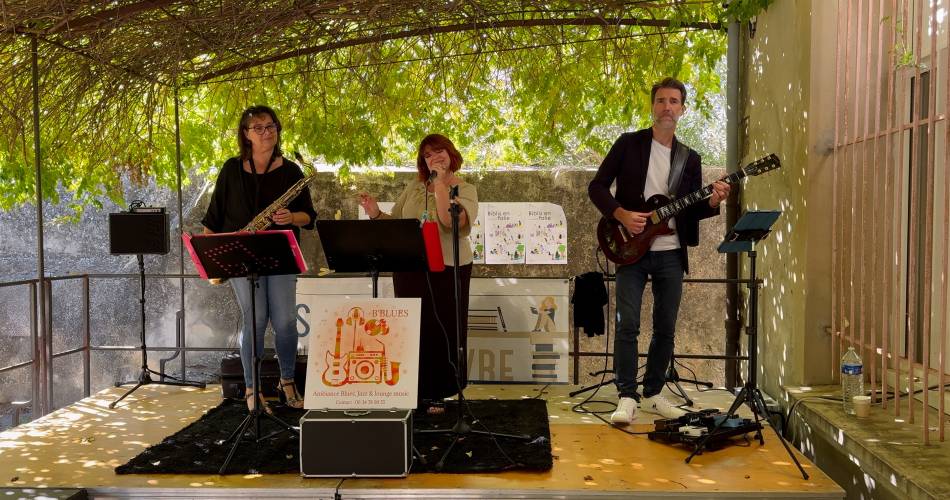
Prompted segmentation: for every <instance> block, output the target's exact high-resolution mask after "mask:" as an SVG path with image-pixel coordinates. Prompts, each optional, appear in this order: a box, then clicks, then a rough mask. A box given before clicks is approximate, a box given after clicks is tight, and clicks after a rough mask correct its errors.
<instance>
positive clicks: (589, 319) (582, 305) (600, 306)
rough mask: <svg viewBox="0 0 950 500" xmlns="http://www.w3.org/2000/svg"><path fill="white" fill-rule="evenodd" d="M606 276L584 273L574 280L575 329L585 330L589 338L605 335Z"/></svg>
mask: <svg viewBox="0 0 950 500" xmlns="http://www.w3.org/2000/svg"><path fill="white" fill-rule="evenodd" d="M607 298H608V297H607V287H606V286H604V275H603V273H598V272H589V273H584V274H582V275H580V276H577V277H576V278H575V279H574V296H573V297H571V304H574V328H583V329H584V333H586V334H587V336H588V337H593V336H594V335H603V334H604V305H606V304H607Z"/></svg>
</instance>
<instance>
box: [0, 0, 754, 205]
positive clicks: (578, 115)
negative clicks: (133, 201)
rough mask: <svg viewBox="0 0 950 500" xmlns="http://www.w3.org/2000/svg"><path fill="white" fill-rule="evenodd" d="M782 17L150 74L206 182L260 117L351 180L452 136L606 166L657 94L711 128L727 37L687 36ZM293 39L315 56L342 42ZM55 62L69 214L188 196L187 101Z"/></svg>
mask: <svg viewBox="0 0 950 500" xmlns="http://www.w3.org/2000/svg"><path fill="white" fill-rule="evenodd" d="M771 1H772V0H744V1H736V0H734V1H732V2H729V4H728V6H727V7H725V8H723V7H721V6H720V4H719V3H718V2H697V3H693V2H673V3H669V2H657V3H653V2H646V3H640V2H637V3H635V4H630V5H625V6H622V7H618V8H619V9H624V10H623V11H618V12H613V13H610V14H609V15H608V13H606V12H605V13H604V16H605V17H609V16H617V17H625V18H630V17H636V18H641V19H672V23H671V25H669V26H663V27H656V26H616V25H609V26H603V25H594V26H589V25H566V26H543V27H538V26H535V27H524V26H522V27H508V28H504V29H488V30H468V31H460V32H449V33H442V34H438V35H426V36H420V37H413V38H405V39H394V40H389V41H386V42H377V43H373V44H367V45H358V46H352V47H347V48H344V49H339V50H336V51H332V52H317V53H313V54H310V55H307V56H303V57H297V58H294V59H286V60H282V61H279V62H276V63H271V64H268V65H263V66H257V67H254V68H251V69H247V70H244V71H242V72H240V73H235V74H230V75H225V76H221V77H219V78H218V79H216V80H212V81H210V82H208V83H204V84H201V85H195V84H194V83H192V82H193V81H195V79H196V78H197V76H198V75H200V74H203V72H205V71H207V68H209V67H210V66H209V64H213V63H214V62H215V61H216V59H217V56H216V55H215V54H214V53H210V52H208V53H204V52H202V53H200V54H198V53H196V55H195V56H190V57H189V58H188V59H187V61H184V62H182V63H180V64H181V67H182V71H184V73H181V74H178V73H176V75H177V77H176V76H173V75H167V74H155V75H146V76H149V77H154V78H156V79H157V80H159V81H175V80H176V78H177V81H179V82H180V84H181V88H180V90H179V96H180V121H181V154H182V164H183V168H184V169H185V170H187V171H190V172H195V173H197V174H199V176H209V177H210V176H212V175H213V174H214V173H215V172H216V171H217V168H218V166H219V165H221V164H222V163H223V162H224V160H225V159H227V158H228V157H230V156H233V155H235V154H236V153H237V143H236V138H235V135H236V131H235V128H236V126H237V121H238V117H239V113H240V112H241V110H243V109H244V108H245V107H247V106H250V105H254V104H267V105H270V106H272V107H274V108H275V109H276V110H277V112H278V114H279V116H280V118H281V120H282V122H283V126H284V127H283V129H284V131H283V134H282V141H283V146H284V149H285V151H288V152H289V151H294V150H299V151H301V152H302V153H304V154H305V155H306V156H307V157H308V158H313V159H314V160H315V161H317V162H324V163H329V164H333V165H337V166H338V168H339V172H340V174H341V177H345V176H346V175H347V173H348V172H349V169H350V168H351V167H353V166H358V165H412V164H413V163H414V159H415V149H416V146H417V144H418V142H419V140H420V139H421V138H422V137H423V136H425V135H426V134H428V133H432V132H439V133H442V134H445V135H446V136H448V137H450V138H451V139H452V140H453V141H454V142H455V143H456V145H457V146H459V148H460V149H461V151H462V153H463V156H464V158H465V160H466V165H467V167H476V168H478V167H486V168H488V167H505V166H511V165H537V166H542V167H553V166H565V165H567V166H570V165H579V166H596V165H597V164H598V163H599V161H600V159H601V158H602V156H603V154H604V153H605V152H606V150H607V149H608V148H609V146H610V144H611V143H612V142H613V140H614V139H615V138H616V136H617V134H618V133H619V132H621V131H623V130H630V129H634V128H639V127H642V126H646V125H648V124H649V110H650V105H649V104H650V103H649V92H650V86H651V85H652V84H653V83H654V82H656V81H658V80H660V79H661V78H662V77H664V76H675V77H678V78H680V79H681V80H683V81H685V82H686V83H687V85H688V86H689V87H690V92H691V94H690V96H689V101H688V104H689V106H690V108H691V110H692V111H691V113H694V114H698V115H699V116H705V117H708V116H711V114H712V113H714V111H715V109H714V108H715V105H714V99H712V98H713V97H715V96H720V95H721V94H722V89H721V88H720V86H721V80H720V77H719V75H718V74H717V73H716V65H717V64H718V63H719V61H720V60H721V59H722V57H723V55H724V53H725V43H726V41H725V35H724V32H721V31H717V30H698V29H695V28H689V27H688V26H690V25H691V24H690V23H697V22H709V21H715V20H717V19H739V20H742V19H748V18H750V17H751V16H754V15H755V14H756V13H758V12H759V11H760V10H761V9H764V8H766V7H767V6H768V5H769V4H770V3H771ZM565 8H567V7H565ZM552 9H553V7H552ZM564 15H566V14H564ZM512 16H514V17H512V19H517V16H518V14H512ZM452 22H453V23H456V22H458V20H452ZM288 33H289V32H288ZM366 33H371V31H363V32H362V35H365V34H366ZM287 36H291V38H293V40H291V39H288V40H291V41H292V42H293V43H299V44H302V45H304V46H317V45H319V44H321V43H327V42H328V41H329V40H313V39H306V38H301V39H299V40H297V39H296V37H294V36H292V34H288V35H287ZM12 40H13V43H11V44H8V45H5V46H3V47H2V48H0V60H2V61H5V62H8V63H10V64H12V65H14V66H15V71H14V72H13V73H12V75H13V76H11V77H10V79H8V81H7V85H6V86H0V108H2V110H3V112H2V113H0V188H2V192H0V208H3V209H8V208H10V207H12V206H15V205H17V204H20V203H24V202H29V201H31V200H32V197H33V196H34V195H33V191H34V186H33V154H34V153H33V147H32V140H33V138H32V121H31V120H32V117H31V109H32V106H31V98H32V96H31V89H30V87H31V82H30V79H29V71H28V66H29V43H24V41H23V39H22V38H13V39H12ZM40 49H41V54H40V66H41V67H40V72H41V75H42V83H41V85H42V88H41V92H42V94H41V99H40V109H41V113H42V114H41V143H42V151H43V155H42V156H43V179H44V193H45V194H46V196H47V197H48V198H49V199H51V200H53V201H56V200H55V196H56V194H55V193H56V189H54V188H55V187H56V186H58V185H61V186H63V187H64V188H66V189H68V190H70V191H74V192H75V193H77V195H78V196H77V199H80V200H84V202H85V203H93V202H96V201H101V200H105V199H112V200H114V201H117V202H121V196H122V193H121V189H122V187H121V183H120V178H121V175H120V174H125V175H128V176H129V177H130V178H131V179H133V180H144V179H146V178H147V177H151V178H154V179H156V181H157V183H158V184H159V185H160V186H167V187H173V186H175V184H176V183H177V178H178V176H177V166H176V162H175V153H176V152H175V122H174V108H175V106H174V105H175V102H174V89H173V88H171V87H168V86H165V85H161V84H158V83H154V82H151V81H148V80H147V79H143V78H139V77H136V76H134V75H133V74H130V73H129V72H126V71H122V70H120V69H117V68H114V67H111V66H108V65H98V64H96V63H94V62H92V61H90V60H89V58H86V57H82V56H80V55H77V54H75V53H71V52H66V51H63V50H61V49H60V48H58V47H56V46H53V45H50V44H46V43H44V42H40ZM24 65H26V66H24ZM188 71H193V73H188ZM698 127H701V126H698ZM696 146H698V149H701V153H703V154H704V156H706V157H707V158H708V157H709V156H708V155H707V153H706V152H705V151H702V147H703V146H702V145H701V144H699V145H696ZM696 146H694V147H696ZM186 178H187V176H186Z"/></svg>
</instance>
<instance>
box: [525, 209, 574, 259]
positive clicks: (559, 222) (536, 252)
mask: <svg viewBox="0 0 950 500" xmlns="http://www.w3.org/2000/svg"><path fill="white" fill-rule="evenodd" d="M527 235H528V236H527V253H526V255H525V257H526V259H527V263H528V264H567V218H566V217H564V209H563V208H561V206H560V205H555V204H553V203H528V218H527Z"/></svg>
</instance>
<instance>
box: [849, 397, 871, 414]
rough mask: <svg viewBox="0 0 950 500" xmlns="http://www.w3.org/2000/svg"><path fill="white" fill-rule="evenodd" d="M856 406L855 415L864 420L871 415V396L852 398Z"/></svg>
mask: <svg viewBox="0 0 950 500" xmlns="http://www.w3.org/2000/svg"><path fill="white" fill-rule="evenodd" d="M851 402H852V403H853V404H854V415H855V416H856V417H860V418H864V417H867V416H868V415H870V414H871V396H855V397H853V398H851Z"/></svg>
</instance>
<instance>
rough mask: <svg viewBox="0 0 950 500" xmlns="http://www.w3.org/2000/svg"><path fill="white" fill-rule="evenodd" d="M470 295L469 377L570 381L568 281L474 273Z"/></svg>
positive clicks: (523, 380) (518, 380)
mask: <svg viewBox="0 0 950 500" xmlns="http://www.w3.org/2000/svg"><path fill="white" fill-rule="evenodd" d="M469 295H470V298H469V309H468V352H467V355H468V376H469V380H472V381H478V382H528V383H545V384H548V383H564V384H566V383H568V382H569V378H568V362H569V354H570V351H569V338H570V337H569V334H568V331H569V327H568V282H567V280H564V279H517V278H498V279H489V278H473V279H472V281H471V285H470V292H469Z"/></svg>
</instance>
